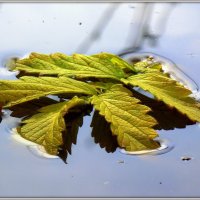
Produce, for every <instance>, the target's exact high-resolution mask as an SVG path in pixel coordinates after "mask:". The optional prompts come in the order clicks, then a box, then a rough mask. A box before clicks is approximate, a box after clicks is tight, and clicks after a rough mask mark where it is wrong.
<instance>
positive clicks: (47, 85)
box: [0, 76, 96, 107]
mask: <svg viewBox="0 0 200 200" xmlns="http://www.w3.org/2000/svg"><path fill="white" fill-rule="evenodd" d="M61 93H64V94H68V93H69V94H74V95H78V94H79V95H80V94H82V95H93V94H96V90H95V88H94V87H92V86H91V85H89V84H87V83H83V82H81V81H76V80H73V79H71V78H67V77H60V78H52V77H40V78H39V77H31V76H24V77H22V78H20V80H9V81H7V80H6V81H4V80H2V81H0V102H1V103H2V104H3V105H4V107H10V106H13V105H16V104H20V103H23V102H26V101H30V100H33V99H38V98H40V97H43V96H47V95H50V94H51V95H56V94H61Z"/></svg>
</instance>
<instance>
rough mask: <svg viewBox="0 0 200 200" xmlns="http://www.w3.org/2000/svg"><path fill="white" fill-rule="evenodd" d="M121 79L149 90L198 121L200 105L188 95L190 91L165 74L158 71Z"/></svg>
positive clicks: (199, 118) (199, 119)
mask: <svg viewBox="0 0 200 200" xmlns="http://www.w3.org/2000/svg"><path fill="white" fill-rule="evenodd" d="M122 81H123V82H124V83H125V84H131V85H132V86H138V87H140V88H142V89H143V90H146V91H149V92H150V93H151V94H153V95H154V96H155V97H156V98H157V99H159V100H162V101H164V102H165V103H166V104H167V105H169V106H171V107H175V108H176V109H177V110H178V111H180V112H181V113H183V114H186V115H187V116H188V117H189V118H190V119H191V120H193V121H200V105H199V103H198V102H197V101H195V99H193V98H191V97H190V96H189V95H191V91H190V90H188V89H186V88H185V87H184V86H183V85H181V84H179V83H178V82H177V81H175V80H172V79H171V78H169V77H167V76H166V74H162V73H159V72H154V73H145V74H138V75H134V76H131V77H129V78H128V79H127V80H125V79H123V80H122Z"/></svg>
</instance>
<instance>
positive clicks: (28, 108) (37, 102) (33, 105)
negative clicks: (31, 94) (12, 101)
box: [9, 97, 58, 118]
mask: <svg viewBox="0 0 200 200" xmlns="http://www.w3.org/2000/svg"><path fill="white" fill-rule="evenodd" d="M55 103H58V102H57V101H56V100H53V99H51V98H48V97H41V98H39V99H34V100H31V101H27V102H24V103H21V104H17V105H14V106H12V107H9V110H11V111H12V113H11V116H12V117H17V118H20V117H25V116H32V115H34V114H36V113H38V110H39V109H40V108H42V107H43V106H48V105H51V104H55Z"/></svg>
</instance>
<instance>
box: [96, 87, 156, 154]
mask: <svg viewBox="0 0 200 200" xmlns="http://www.w3.org/2000/svg"><path fill="white" fill-rule="evenodd" d="M119 88H120V89H119ZM92 104H93V105H94V107H95V108H96V109H97V110H99V113H100V115H103V116H104V117H105V119H106V121H108V122H109V123H110V124H111V131H112V133H113V134H114V135H116V136H117V141H118V144H119V145H120V146H121V147H123V148H125V149H126V150H128V151H136V150H145V149H154V148H157V147H158V146H159V145H158V143H157V142H155V141H154V140H153V138H155V137H157V133H156V131H155V130H154V129H153V128H152V127H153V126H154V125H155V124H156V123H157V122H156V120H155V119H154V118H153V117H151V116H149V115H148V112H149V111H150V109H149V108H148V107H147V106H145V105H141V104H140V101H139V100H138V99H136V98H134V97H130V96H129V94H128V93H127V92H126V89H125V90H124V91H123V87H122V86H119V85H116V86H113V87H112V89H111V91H107V92H105V93H104V94H101V95H99V96H93V97H92Z"/></svg>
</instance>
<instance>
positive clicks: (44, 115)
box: [18, 97, 86, 155]
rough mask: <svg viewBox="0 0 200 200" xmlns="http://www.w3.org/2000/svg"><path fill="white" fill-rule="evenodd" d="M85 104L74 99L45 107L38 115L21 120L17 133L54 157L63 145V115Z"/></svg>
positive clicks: (80, 100)
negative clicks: (43, 148) (40, 146)
mask: <svg viewBox="0 0 200 200" xmlns="http://www.w3.org/2000/svg"><path fill="white" fill-rule="evenodd" d="M85 104H86V102H85V101H84V100H83V99H79V98H78V97H74V98H73V99H71V100H69V101H65V102H61V103H57V104H52V105H49V106H45V107H43V108H41V109H40V110H38V112H39V113H38V114H35V115H33V116H32V117H30V118H28V119H25V120H23V121H22V125H21V127H19V128H18V132H19V134H20V135H21V136H22V137H23V138H25V139H27V140H30V141H32V142H35V143H37V144H40V145H42V146H44V147H45V149H46V151H47V152H48V153H49V154H53V155H56V154H57V153H58V148H59V147H60V146H61V145H63V136H62V133H63V132H64V131H66V125H65V120H64V115H65V114H66V113H68V112H69V110H70V109H71V108H73V107H75V106H82V105H85ZM66 133H67V132H66Z"/></svg>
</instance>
